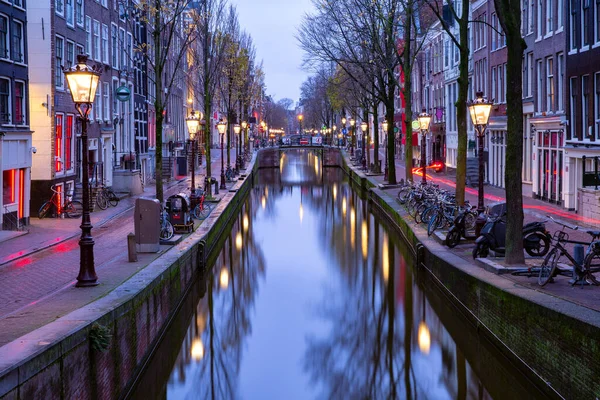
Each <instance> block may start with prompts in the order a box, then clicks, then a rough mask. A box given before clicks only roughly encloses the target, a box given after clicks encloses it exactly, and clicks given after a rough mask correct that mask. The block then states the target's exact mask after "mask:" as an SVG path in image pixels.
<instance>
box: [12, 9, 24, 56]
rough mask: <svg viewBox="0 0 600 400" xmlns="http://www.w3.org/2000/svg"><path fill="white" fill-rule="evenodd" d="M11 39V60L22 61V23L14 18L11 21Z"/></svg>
mask: <svg viewBox="0 0 600 400" xmlns="http://www.w3.org/2000/svg"><path fill="white" fill-rule="evenodd" d="M11 39H12V41H11V43H10V47H11V50H12V60H13V61H16V62H23V61H24V59H23V24H22V23H20V22H19V21H17V20H14V19H13V21H12V36H11Z"/></svg>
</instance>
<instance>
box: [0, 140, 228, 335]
mask: <svg viewBox="0 0 600 400" xmlns="http://www.w3.org/2000/svg"><path fill="white" fill-rule="evenodd" d="M216 153H217V154H215V152H214V151H213V155H212V157H213V158H212V162H211V166H212V171H213V176H217V177H218V176H219V175H220V170H221V165H220V164H221V161H220V154H219V153H220V151H219V152H216ZM232 160H233V161H234V162H235V156H234V155H233V154H232ZM204 171H205V168H204V167H202V168H199V169H198V170H197V174H196V184H197V185H202V184H203V182H204V173H205V172H204ZM179 178H180V179H178V180H177V179H176V180H172V181H171V182H169V183H168V184H166V185H165V198H167V197H168V196H170V195H173V194H177V193H180V192H189V186H190V179H189V177H179ZM154 194H155V187H154V186H147V187H146V188H145V191H144V193H143V194H141V195H139V196H136V197H154ZM222 194H223V193H221V194H220V195H222ZM134 205H135V197H128V198H125V199H122V200H121V201H120V202H119V205H118V206H117V207H109V208H108V209H106V210H102V211H95V212H93V213H91V220H92V225H93V226H94V227H93V229H92V234H93V238H94V241H95V245H94V261H95V267H96V272H97V274H98V277H99V279H98V281H99V285H98V286H95V287H92V288H76V287H74V284H75V282H76V277H77V274H78V272H79V254H80V253H79V235H80V232H81V231H80V228H79V225H80V224H81V220H80V219H68V218H67V219H53V218H49V219H43V220H39V219H37V218H32V220H31V225H30V226H29V227H28V228H29V233H28V234H25V235H22V236H17V237H13V238H12V239H8V240H5V241H2V242H0V346H2V345H3V344H6V343H8V342H9V341H11V340H14V339H15V338H17V337H19V336H21V335H23V334H25V333H27V332H30V331H32V330H34V329H36V328H38V327H40V326H43V325H44V324H46V323H49V322H51V321H53V320H55V319H57V318H59V317H61V316H63V315H65V314H67V313H69V312H71V311H73V310H75V309H77V308H80V307H82V306H84V305H86V304H88V303H89V302H91V301H93V300H95V299H97V298H99V297H102V296H104V295H106V293H108V292H110V291H111V290H112V289H114V288H115V287H116V286H118V285H119V284H121V283H122V282H124V281H125V280H127V279H129V277H131V276H132V275H133V274H135V273H136V272H137V271H139V270H140V269H142V268H144V267H145V266H146V265H148V264H149V263H150V262H152V260H154V259H155V258H157V257H158V256H160V254H162V252H164V251H165V250H167V249H168V248H169V247H170V246H161V251H160V252H159V253H157V254H138V261H137V262H134V263H131V262H129V261H128V259H127V240H126V238H127V234H129V233H130V232H133V230H134V228H133V207H134ZM1 239H2V238H0V240H1Z"/></svg>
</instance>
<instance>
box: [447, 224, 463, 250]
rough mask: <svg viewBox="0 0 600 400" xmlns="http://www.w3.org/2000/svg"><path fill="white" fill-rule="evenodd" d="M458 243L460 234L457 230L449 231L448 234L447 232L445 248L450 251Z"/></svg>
mask: <svg viewBox="0 0 600 400" xmlns="http://www.w3.org/2000/svg"><path fill="white" fill-rule="evenodd" d="M459 242H460V233H459V232H458V229H455V230H451V231H450V232H448V234H447V235H446V246H448V247H450V248H451V249H452V248H454V247H456V245H457V244H458V243H459Z"/></svg>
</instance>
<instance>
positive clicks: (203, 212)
mask: <svg viewBox="0 0 600 400" xmlns="http://www.w3.org/2000/svg"><path fill="white" fill-rule="evenodd" d="M211 211H212V208H211V206H209V205H208V204H203V205H202V208H199V210H198V219H205V218H206V217H208V215H209V214H210V212H211Z"/></svg>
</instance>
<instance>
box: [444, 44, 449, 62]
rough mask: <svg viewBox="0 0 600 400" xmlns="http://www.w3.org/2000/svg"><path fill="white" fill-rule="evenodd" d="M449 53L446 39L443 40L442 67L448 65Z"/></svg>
mask: <svg viewBox="0 0 600 400" xmlns="http://www.w3.org/2000/svg"><path fill="white" fill-rule="evenodd" d="M449 53H450V49H449V48H448V40H444V68H448V65H449Z"/></svg>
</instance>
